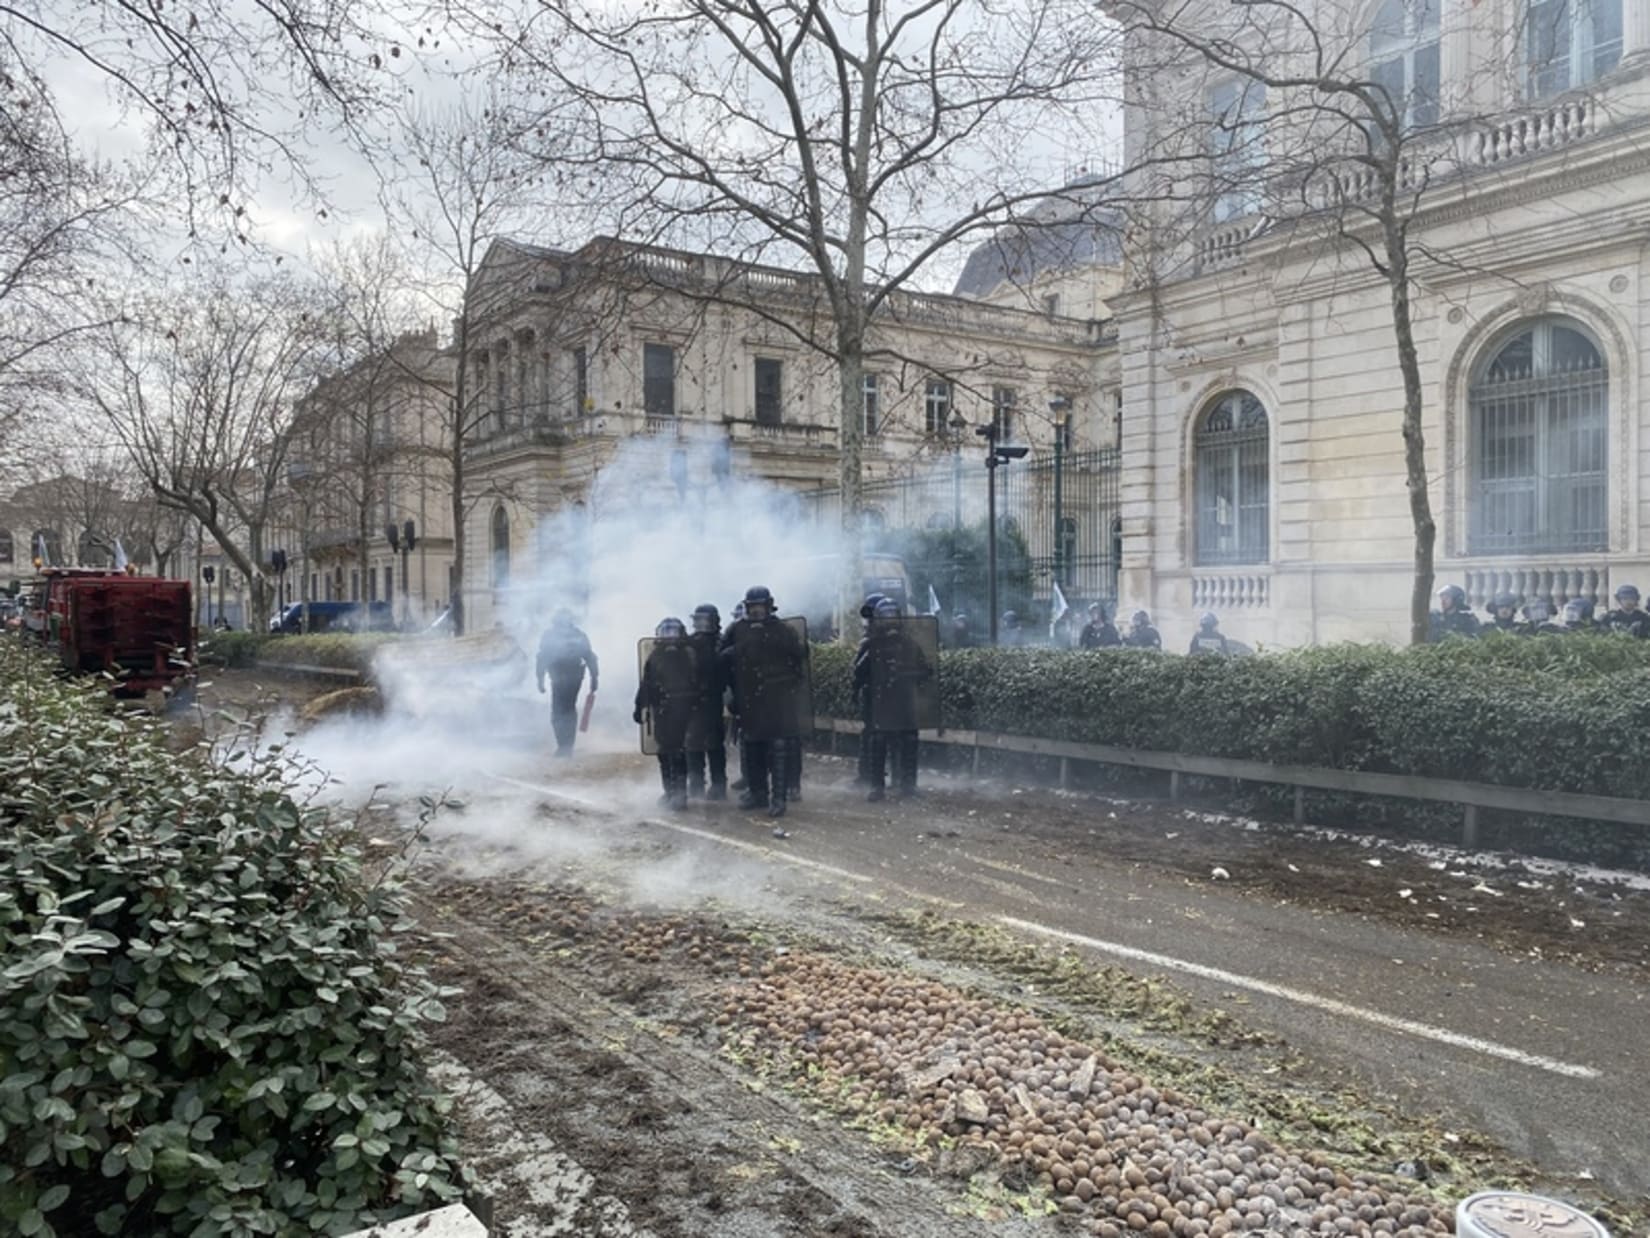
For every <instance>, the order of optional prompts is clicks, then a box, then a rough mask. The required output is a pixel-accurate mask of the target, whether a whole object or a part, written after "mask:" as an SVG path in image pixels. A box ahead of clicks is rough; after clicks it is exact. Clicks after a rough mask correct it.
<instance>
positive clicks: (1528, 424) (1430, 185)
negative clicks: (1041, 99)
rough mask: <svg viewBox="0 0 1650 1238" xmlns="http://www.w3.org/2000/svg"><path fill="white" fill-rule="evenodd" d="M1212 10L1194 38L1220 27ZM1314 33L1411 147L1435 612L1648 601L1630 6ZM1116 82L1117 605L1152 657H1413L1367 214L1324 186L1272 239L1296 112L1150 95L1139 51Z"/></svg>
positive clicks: (1644, 93) (1648, 440)
mask: <svg viewBox="0 0 1650 1238" xmlns="http://www.w3.org/2000/svg"><path fill="white" fill-rule="evenodd" d="M1207 7H1208V9H1209V13H1208V14H1207V15H1206V16H1207V19H1208V22H1209V23H1210V28H1211V29H1212V28H1214V26H1215V25H1216V24H1218V22H1219V21H1221V20H1223V18H1222V17H1221V14H1220V12H1218V11H1217V10H1225V11H1230V10H1231V6H1225V5H1223V4H1220V5H1216V4H1213V3H1211V4H1209V5H1208V6H1207ZM1193 8H1194V11H1193V12H1192V13H1191V16H1192V17H1193V19H1194V20H1199V15H1198V12H1197V11H1195V10H1196V6H1193ZM1307 11H1308V12H1316V13H1317V14H1319V15H1320V16H1321V17H1322V20H1323V22H1324V23H1325V25H1324V29H1325V30H1326V31H1327V32H1328V37H1330V38H1331V47H1332V49H1333V47H1334V46H1335V45H1334V44H1333V41H1332V40H1333V39H1340V40H1342V41H1343V42H1342V45H1343V46H1344V47H1345V49H1346V50H1347V51H1348V52H1349V53H1350V55H1349V60H1348V63H1349V64H1354V65H1356V64H1362V65H1364V66H1366V67H1367V72H1368V75H1369V80H1373V81H1378V82H1382V83H1386V84H1389V85H1390V86H1391V87H1392V90H1393V94H1394V96H1395V97H1400V98H1402V99H1403V100H1404V101H1405V103H1404V106H1405V107H1406V109H1407V113H1406V123H1408V124H1410V125H1411V126H1412V132H1414V133H1415V134H1416V136H1415V138H1414V141H1413V145H1412V146H1408V147H1406V148H1405V162H1404V163H1403V165H1402V178H1403V183H1402V185H1401V190H1402V192H1403V194H1404V195H1406V198H1407V199H1408V206H1407V207H1406V211H1405V214H1404V218H1405V219H1406V220H1407V222H1408V225H1409V227H1410V228H1411V230H1412V235H1413V238H1414V244H1413V245H1412V246H1411V247H1410V252H1411V253H1412V254H1413V255H1414V272H1413V273H1414V282H1413V285H1412V288H1413V300H1414V323H1415V337H1416V339H1415V342H1416V348H1417V353H1418V359H1419V363H1420V369H1421V374H1422V378H1423V382H1424V386H1425V392H1426V396H1425V414H1424V430H1425V436H1426V444H1427V455H1428V476H1429V493H1430V498H1431V503H1432V509H1433V512H1434V513H1435V516H1436V519H1437V523H1438V541H1437V583H1438V585H1439V586H1442V585H1443V584H1445V583H1449V582H1456V583H1460V584H1462V585H1464V586H1465V587H1466V588H1467V590H1468V593H1469V595H1470V596H1471V598H1472V599H1473V601H1474V603H1475V605H1478V606H1482V605H1483V603H1484V601H1485V600H1486V599H1487V597H1488V596H1490V595H1491V594H1493V593H1495V592H1496V591H1498V590H1501V589H1510V590H1511V591H1513V592H1515V593H1517V594H1519V595H1521V596H1522V597H1523V598H1525V599H1533V598H1537V597H1540V598H1544V599H1550V600H1551V601H1553V602H1555V603H1562V601H1563V600H1564V599H1565V598H1567V597H1573V596H1578V595H1579V596H1586V597H1589V598H1592V599H1594V600H1596V601H1597V602H1598V603H1599V604H1600V606H1604V605H1607V604H1608V600H1609V598H1610V595H1611V594H1612V592H1613V589H1614V587H1615V585H1617V584H1618V583H1623V582H1633V583H1637V584H1638V585H1639V586H1640V587H1641V588H1645V587H1650V484H1647V478H1650V437H1647V429H1650V396H1647V394H1646V388H1645V379H1646V367H1647V363H1650V343H1647V342H1646V341H1647V338H1650V335H1647V331H1646V326H1647V318H1650V141H1647V139H1650V5H1646V4H1644V3H1643V2H1642V0H1592V2H1591V3H1589V4H1585V5H1583V4H1558V3H1551V4H1549V3H1544V2H1543V3H1537V2H1536V0H1471V2H1470V3H1469V0H1441V7H1440V4H1439V3H1436V2H1435V3H1430V4H1429V3H1426V2H1425V0H1385V3H1378V2H1372V3H1369V4H1367V5H1364V6H1360V7H1359V8H1358V10H1357V12H1356V14H1355V18H1356V20H1355V24H1353V25H1351V26H1345V27H1343V26H1338V25H1337V24H1336V23H1337V22H1339V21H1341V20H1343V19H1344V18H1345V16H1346V14H1347V13H1348V10H1346V9H1345V8H1343V7H1333V8H1332V7H1331V6H1329V5H1327V4H1319V5H1317V6H1316V7H1315V8H1314V6H1312V5H1308V6H1307ZM1131 54H1132V58H1133V68H1134V70H1135V73H1134V80H1133V81H1132V82H1131V87H1130V107H1129V111H1128V116H1127V126H1126V133H1127V137H1126V142H1127V145H1128V147H1129V156H1128V158H1129V164H1130V167H1131V169H1133V170H1132V171H1131V173H1130V186H1131V188H1130V192H1131V194H1132V195H1133V196H1134V197H1135V198H1136V200H1137V201H1138V202H1140V203H1143V204H1144V205H1143V207H1142V216H1143V220H1142V226H1141V227H1140V228H1139V230H1138V232H1137V234H1136V235H1135V237H1134V238H1133V240H1134V245H1133V247H1132V248H1131V251H1130V255H1129V257H1130V270H1129V273H1128V280H1127V287H1126V288H1125V289H1124V290H1123V291H1122V292H1120V293H1119V294H1117V295H1116V296H1114V297H1113V298H1112V299H1111V302H1110V303H1111V306H1112V308H1113V309H1114V310H1115V312H1116V314H1117V327H1118V332H1119V349H1120V353H1121V357H1122V399H1123V418H1122V424H1123V430H1122V447H1123V456H1124V461H1125V465H1124V484H1123V546H1124V549H1123V588H1122V592H1123V595H1124V599H1125V605H1127V604H1128V603H1130V602H1133V603H1137V604H1140V605H1144V606H1147V607H1149V608H1151V609H1152V610H1154V612H1156V613H1157V614H1158V615H1159V616H1160V617H1161V618H1162V619H1163V621H1164V624H1163V626H1164V628H1165V636H1166V640H1167V641H1168V643H1171V644H1174V643H1178V642H1181V641H1183V639H1184V636H1185V634H1186V632H1187V631H1188V630H1189V626H1190V624H1191V622H1192V621H1193V620H1194V619H1195V616H1196V614H1197V613H1198V612H1201V611H1203V610H1214V611H1216V612H1218V613H1219V614H1220V615H1221V616H1222V621H1223V627H1224V628H1225V630H1226V631H1227V632H1228V633H1229V634H1230V635H1232V636H1234V637H1237V638H1239V639H1242V640H1246V641H1250V642H1256V641H1258V642H1264V643H1281V644H1285V645H1297V644H1306V643H1315V642H1322V641H1328V640H1336V639H1386V640H1394V641H1398V640H1403V639H1406V638H1407V633H1408V602H1409V594H1410V583H1411V554H1412V544H1413V539H1412V524H1411V518H1410V511H1409V504H1408V497H1407V492H1406V489H1405V466H1404V443H1403V441H1402V438H1401V412H1402V407H1403V391H1402V383H1401V376H1400V371H1399V367H1398V354H1397V348H1396V344H1395V342H1394V331H1393V314H1392V307H1391V294H1390V290H1389V288H1388V286H1387V283H1386V282H1385V280H1384V279H1383V278H1382V277H1381V276H1380V275H1379V274H1378V273H1377V271H1376V270H1375V268H1374V267H1373V266H1372V264H1371V262H1370V260H1369V257H1368V255H1367V254H1366V253H1365V252H1364V251H1363V249H1362V248H1361V245H1362V244H1365V243H1375V244H1377V245H1378V240H1379V238H1378V236H1373V235H1372V233H1371V232H1370V230H1369V228H1370V224H1369V222H1368V217H1367V216H1360V215H1358V214H1357V213H1356V208H1357V207H1359V206H1361V205H1366V204H1367V203H1368V202H1369V201H1370V198H1369V194H1370V192H1371V191H1372V186H1371V185H1369V184H1360V183H1358V182H1357V180H1356V177H1355V175H1353V176H1350V177H1349V176H1348V174H1346V173H1344V172H1343V173H1342V177H1343V179H1342V180H1341V181H1340V183H1339V193H1340V195H1341V196H1340V197H1338V198H1337V199H1336V201H1338V202H1342V203H1347V204H1350V207H1351V208H1352V209H1351V210H1346V209H1342V210H1340V211H1339V212H1338V213H1336V214H1335V215H1334V216H1333V217H1329V216H1326V215H1325V213H1324V212H1322V211H1319V212H1317V214H1316V215H1315V216H1313V217H1312V218H1307V216H1308V215H1310V214H1311V212H1310V211H1308V210H1307V209H1306V208H1305V207H1303V206H1297V208H1296V211H1297V213H1296V214H1294V215H1292V214H1291V208H1290V207H1289V205H1288V203H1287V201H1286V198H1287V196H1288V194H1289V193H1293V194H1294V196H1295V197H1296V199H1297V200H1298V201H1302V202H1311V201H1313V199H1312V198H1311V196H1310V193H1307V194H1306V195H1305V196H1303V192H1302V184H1303V183H1305V181H1304V179H1303V177H1302V176H1301V175H1300V173H1301V170H1302V164H1301V162H1300V149H1299V145H1300V144H1299V142H1298V141H1297V142H1296V145H1295V147H1294V149H1293V150H1292V149H1291V141H1292V138H1291V135H1290V133H1289V132H1287V128H1286V127H1287V125H1288V124H1289V123H1290V121H1289V120H1287V119H1282V118H1285V117H1289V116H1291V115H1296V116H1298V114H1299V109H1298V104H1299V99H1298V98H1295V99H1291V98H1289V97H1285V96H1283V95H1282V94H1281V92H1279V93H1275V95H1274V97H1273V98H1271V99H1267V98H1266V97H1265V91H1264V90H1259V91H1257V90H1256V87H1255V83H1254V82H1253V80H1252V79H1239V78H1234V77H1233V76H1232V75H1230V74H1226V73H1222V72H1221V71H1220V70H1217V69H1214V68H1212V67H1210V66H1209V65H1208V63H1207V62H1206V61H1205V62H1202V63H1187V62H1182V63H1180V64H1177V65H1175V66H1174V67H1173V68H1172V69H1167V68H1165V65H1166V64H1167V59H1168V58H1166V57H1165V56H1164V54H1163V46H1162V44H1161V43H1160V42H1154V40H1153V39H1152V38H1147V37H1136V39H1135V41H1134V45H1133V52H1132V53H1131ZM1199 110H1201V117H1199V116H1198V115H1197V112H1198V111H1199ZM1297 137H1298V135H1297ZM1188 143H1191V144H1192V145H1193V147H1195V145H1196V144H1197V143H1203V144H1204V147H1205V149H1204V154H1205V158H1204V161H1203V164H1202V165H1201V166H1202V167H1204V168H1206V169H1207V172H1208V183H1207V186H1206V191H1205V192H1202V193H1198V192H1197V191H1196V189H1195V186H1194V187H1192V188H1190V189H1188V174H1187V173H1186V171H1185V168H1186V166H1187V164H1188V162H1195V161H1186V160H1184V158H1183V157H1184V155H1185V154H1186V153H1187V144H1188ZM1159 154H1162V155H1165V156H1171V157H1172V156H1175V155H1179V156H1181V157H1182V159H1181V161H1179V162H1174V163H1173V167H1172V170H1169V165H1170V163H1171V162H1172V159H1165V160H1164V161H1163V162H1161V163H1159V162H1158V161H1157V156H1158V155H1159ZM1286 173H1293V174H1295V175H1293V176H1292V177H1291V178H1290V183H1289V184H1288V185H1286V186H1284V187H1283V190H1282V191H1280V189H1279V186H1278V185H1277V184H1276V183H1275V181H1276V180H1277V179H1282V178H1284V177H1285V175H1286Z"/></svg>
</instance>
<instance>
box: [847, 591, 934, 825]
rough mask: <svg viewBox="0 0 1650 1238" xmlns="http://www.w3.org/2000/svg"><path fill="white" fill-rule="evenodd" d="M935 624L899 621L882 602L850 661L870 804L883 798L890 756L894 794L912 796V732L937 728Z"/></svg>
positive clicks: (894, 609) (914, 786)
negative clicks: (861, 712)
mask: <svg viewBox="0 0 1650 1238" xmlns="http://www.w3.org/2000/svg"><path fill="white" fill-rule="evenodd" d="M939 639H940V634H939V624H938V621H937V620H935V619H933V618H932V617H929V616H917V617H912V618H901V617H900V613H899V607H898V606H897V605H896V604H895V603H894V602H892V601H891V600H889V599H887V598H884V599H882V601H880V602H878V603H877V605H876V610H875V613H874V615H873V616H872V619H871V622H870V627H869V629H868V630H867V632H866V634H865V639H864V640H863V641H862V642H860V646H859V652H858V653H857V654H856V655H855V657H854V693H855V695H856V696H859V697H860V698H861V700H862V701H863V702H864V709H865V715H864V716H865V719H866V730H865V736H866V741H867V742H866V747H867V749H868V750H869V752H870V791H869V793H868V794H867V796H866V798H867V799H868V800H870V801H872V802H873V803H875V802H876V801H878V800H881V799H883V798H884V796H885V795H886V792H885V791H884V789H883V780H884V777H885V775H886V772H887V765H888V758H889V756H890V755H892V756H893V763H894V770H893V773H894V793H895V794H896V795H897V796H899V797H900V798H901V799H909V798H910V797H911V796H913V795H915V794H916V793H917V755H918V741H917V732H918V731H919V730H922V729H923V728H924V727H937V726H938V725H939V690H938V682H937V680H936V678H935V673H934V668H935V667H936V666H937V665H938V663H939Z"/></svg>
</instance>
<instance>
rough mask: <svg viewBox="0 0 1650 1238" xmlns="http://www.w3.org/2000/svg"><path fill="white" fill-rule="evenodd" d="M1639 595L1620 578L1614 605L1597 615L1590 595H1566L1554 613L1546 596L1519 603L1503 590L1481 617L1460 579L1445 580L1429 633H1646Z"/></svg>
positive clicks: (1648, 616)
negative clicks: (1456, 582)
mask: <svg viewBox="0 0 1650 1238" xmlns="http://www.w3.org/2000/svg"><path fill="white" fill-rule="evenodd" d="M1640 601H1641V598H1640V596H1639V591H1638V587H1637V586H1636V585H1628V584H1624V585H1620V586H1618V587H1617V589H1616V606H1615V609H1613V610H1609V611H1606V612H1605V613H1604V614H1603V615H1601V616H1598V617H1597V618H1595V617H1594V613H1593V603H1592V601H1591V600H1590V599H1588V598H1579V597H1574V598H1570V599H1568V600H1567V601H1566V602H1565V603H1564V607H1563V609H1562V610H1561V611H1560V612H1559V614H1558V615H1557V616H1556V617H1555V616H1554V614H1553V612H1552V608H1551V607H1550V606H1549V605H1548V603H1547V601H1546V599H1544V598H1534V599H1531V600H1530V601H1528V602H1523V603H1522V604H1521V600H1520V598H1519V597H1518V595H1517V594H1515V593H1510V592H1507V591H1502V592H1500V593H1497V594H1496V595H1495V596H1493V597H1492V598H1490V600H1489V604H1488V605H1487V606H1486V607H1485V608H1484V609H1485V610H1486V611H1488V612H1489V618H1488V619H1484V620H1480V619H1479V618H1478V616H1476V615H1474V614H1473V613H1472V608H1471V607H1470V606H1469V605H1468V604H1467V592H1466V590H1465V589H1463V588H1461V586H1460V585H1445V586H1444V587H1443V588H1442V589H1440V590H1438V609H1437V610H1435V611H1433V612H1432V627H1431V632H1432V639H1433V640H1434V641H1440V640H1444V639H1446V638H1450V637H1466V638H1469V639H1470V638H1473V637H1479V636H1493V635H1496V634H1505V635H1508V636H1578V635H1585V634H1587V633H1605V634H1609V635H1614V636H1627V637H1632V638H1635V639H1638V640H1645V639H1650V611H1646V610H1645V609H1644V608H1643V607H1642V606H1641V605H1640Z"/></svg>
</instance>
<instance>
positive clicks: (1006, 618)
mask: <svg viewBox="0 0 1650 1238" xmlns="http://www.w3.org/2000/svg"><path fill="white" fill-rule="evenodd" d="M997 643H998V644H999V645H1001V646H1003V647H1004V648H1005V649H1014V648H1018V647H1019V646H1021V645H1023V644H1025V643H1026V634H1025V629H1024V628H1022V627H1021V626H1020V614H1019V612H1018V611H1013V610H1005V611H1004V612H1003V617H1002V618H1001V619H1000V620H998V621H997Z"/></svg>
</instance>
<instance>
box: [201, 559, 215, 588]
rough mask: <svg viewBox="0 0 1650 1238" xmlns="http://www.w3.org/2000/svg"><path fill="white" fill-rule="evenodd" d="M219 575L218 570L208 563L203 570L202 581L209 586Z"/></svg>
mask: <svg viewBox="0 0 1650 1238" xmlns="http://www.w3.org/2000/svg"><path fill="white" fill-rule="evenodd" d="M217 575H218V571H217V569H216V568H214V567H213V566H212V565H211V564H210V563H208V564H207V565H206V566H205V567H203V568H201V579H202V580H204V581H205V582H206V583H207V584H211V583H212V582H213V580H215V579H216V578H217Z"/></svg>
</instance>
